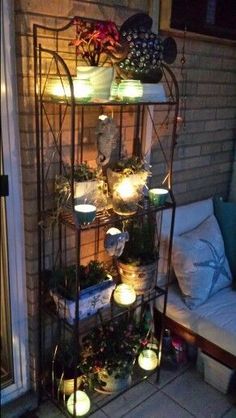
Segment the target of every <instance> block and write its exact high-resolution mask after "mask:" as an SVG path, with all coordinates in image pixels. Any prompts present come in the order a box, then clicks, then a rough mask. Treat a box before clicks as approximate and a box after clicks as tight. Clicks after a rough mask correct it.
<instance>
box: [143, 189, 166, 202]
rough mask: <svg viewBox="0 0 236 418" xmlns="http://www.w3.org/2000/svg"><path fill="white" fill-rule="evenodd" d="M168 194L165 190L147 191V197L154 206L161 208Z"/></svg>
mask: <svg viewBox="0 0 236 418" xmlns="http://www.w3.org/2000/svg"><path fill="white" fill-rule="evenodd" d="M168 193H169V192H168V190H167V189H150V190H149V191H148V197H149V200H150V202H151V203H152V204H153V205H154V206H162V205H164V204H165V202H166V198H167V196H168Z"/></svg>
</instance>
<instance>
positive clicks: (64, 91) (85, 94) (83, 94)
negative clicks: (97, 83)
mask: <svg viewBox="0 0 236 418" xmlns="http://www.w3.org/2000/svg"><path fill="white" fill-rule="evenodd" d="M72 81H73V86H74V97H75V99H77V100H79V101H83V102H87V101H88V100H90V99H91V97H92V95H93V87H92V85H91V83H90V80H88V79H79V78H72ZM45 94H47V95H48V96H52V97H56V98H70V97H71V91H70V86H69V82H68V80H67V79H66V78H65V77H64V78H63V79H60V78H58V77H50V78H48V80H47V83H46V90H45Z"/></svg>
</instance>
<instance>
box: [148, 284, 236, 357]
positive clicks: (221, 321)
mask: <svg viewBox="0 0 236 418" xmlns="http://www.w3.org/2000/svg"><path fill="white" fill-rule="evenodd" d="M162 304H163V299H161V298H158V299H157V301H156V307H157V309H158V310H160V311H162V309H163V307H162ZM167 317H169V318H171V319H173V321H175V322H177V323H179V324H181V325H183V326H184V327H186V328H187V329H190V330H192V331H193V332H195V333H196V334H198V335H201V336H202V337H204V338H206V340H208V341H211V342H212V343H214V344H216V345H217V346H220V347H221V348H223V349H224V350H226V351H228V352H229V353H231V354H233V355H236V292H234V291H232V289H231V288H230V287H227V288H225V289H222V290H220V291H219V292H218V293H216V294H215V295H214V296H212V297H211V298H209V299H208V300H207V301H206V302H205V303H204V304H203V305H200V306H198V307H197V308H196V309H194V310H190V309H188V307H187V306H186V305H185V303H184V301H183V299H182V296H181V292H180V290H179V287H178V285H177V283H174V284H172V285H171V286H170V287H169V293H168V303H167Z"/></svg>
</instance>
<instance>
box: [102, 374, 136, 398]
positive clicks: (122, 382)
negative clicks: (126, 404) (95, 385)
mask: <svg viewBox="0 0 236 418" xmlns="http://www.w3.org/2000/svg"><path fill="white" fill-rule="evenodd" d="M115 376H116V372H113V373H112V374H110V375H109V374H108V372H107V371H106V369H103V370H101V371H100V372H99V373H98V378H99V381H100V382H101V389H102V390H103V391H104V392H108V393H109V392H112V393H114V392H120V391H122V390H125V389H127V388H128V387H129V386H130V384H131V375H130V374H127V376H125V377H115Z"/></svg>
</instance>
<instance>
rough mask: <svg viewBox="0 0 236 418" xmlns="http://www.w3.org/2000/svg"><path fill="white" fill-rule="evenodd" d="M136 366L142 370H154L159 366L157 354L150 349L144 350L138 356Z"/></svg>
mask: <svg viewBox="0 0 236 418" xmlns="http://www.w3.org/2000/svg"><path fill="white" fill-rule="evenodd" d="M138 364H139V366H140V367H141V369H143V370H149V371H150V370H154V369H155V368H156V367H157V366H158V364H159V360H158V357H157V354H156V353H155V351H153V350H151V349H150V348H146V349H144V350H143V351H141V353H140V354H139V356H138Z"/></svg>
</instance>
